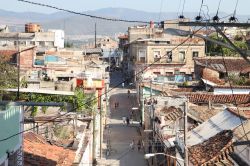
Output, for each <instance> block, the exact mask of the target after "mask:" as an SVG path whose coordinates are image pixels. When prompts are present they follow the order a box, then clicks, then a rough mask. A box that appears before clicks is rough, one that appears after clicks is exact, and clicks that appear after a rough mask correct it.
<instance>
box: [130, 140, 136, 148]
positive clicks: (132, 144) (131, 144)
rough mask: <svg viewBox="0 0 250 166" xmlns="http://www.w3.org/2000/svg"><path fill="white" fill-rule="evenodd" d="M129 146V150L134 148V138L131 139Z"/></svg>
mask: <svg viewBox="0 0 250 166" xmlns="http://www.w3.org/2000/svg"><path fill="white" fill-rule="evenodd" d="M129 147H130V149H131V150H134V148H135V141H134V140H132V142H131V143H130V145H129Z"/></svg>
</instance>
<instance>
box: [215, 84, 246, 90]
mask: <svg viewBox="0 0 250 166" xmlns="http://www.w3.org/2000/svg"><path fill="white" fill-rule="evenodd" d="M214 88H220V89H231V87H230V86H229V85H220V86H214ZM232 88H234V89H250V86H232Z"/></svg>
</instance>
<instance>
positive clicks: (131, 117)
mask: <svg viewBox="0 0 250 166" xmlns="http://www.w3.org/2000/svg"><path fill="white" fill-rule="evenodd" d="M129 118H130V120H131V124H133V113H132V112H131V113H130V117H129Z"/></svg>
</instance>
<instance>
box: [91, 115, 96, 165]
mask: <svg viewBox="0 0 250 166" xmlns="http://www.w3.org/2000/svg"><path fill="white" fill-rule="evenodd" d="M92 111H93V112H92V115H93V142H92V164H93V165H95V163H96V158H95V147H96V145H95V139H96V138H95V137H96V135H95V110H92Z"/></svg>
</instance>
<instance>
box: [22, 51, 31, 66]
mask: <svg viewBox="0 0 250 166" xmlns="http://www.w3.org/2000/svg"><path fill="white" fill-rule="evenodd" d="M33 57H34V50H33V49H31V50H27V51H24V52H21V54H20V67H21V68H32V66H33Z"/></svg>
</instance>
